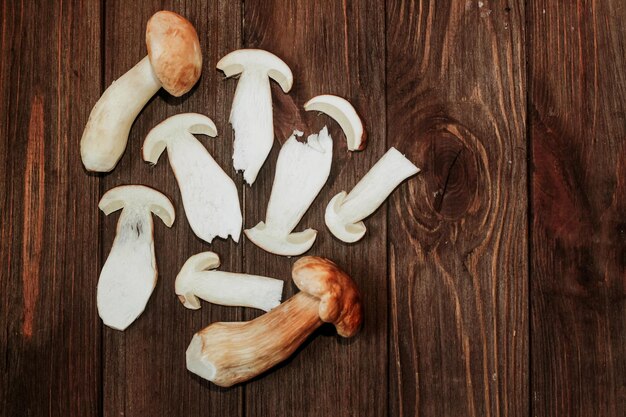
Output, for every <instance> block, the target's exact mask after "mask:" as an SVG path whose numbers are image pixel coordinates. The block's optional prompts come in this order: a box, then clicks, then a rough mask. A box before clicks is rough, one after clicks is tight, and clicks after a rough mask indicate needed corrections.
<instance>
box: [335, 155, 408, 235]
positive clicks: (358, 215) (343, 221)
mask: <svg viewBox="0 0 626 417" xmlns="http://www.w3.org/2000/svg"><path fill="white" fill-rule="evenodd" d="M418 172H419V168H417V167H416V166H415V165H413V163H412V162H411V161H409V160H408V159H407V158H405V157H404V155H402V154H401V153H400V152H398V150H397V149H396V148H391V149H389V150H388V151H387V153H385V154H384V155H383V156H382V158H380V159H379V160H378V162H376V164H375V165H374V166H373V167H372V168H371V169H370V170H369V172H368V173H367V174H365V176H364V177H363V178H362V179H361V181H359V182H358V184H357V185H356V186H355V187H354V188H353V189H352V191H350V194H346V192H345V191H342V192H340V193H339V194H337V195H336V196H334V197H333V198H332V199H331V200H330V202H329V203H328V206H327V207H326V215H325V220H326V225H327V226H328V228H329V229H330V231H331V232H332V234H333V235H335V236H336V237H337V238H338V239H341V240H342V241H344V242H356V241H358V240H360V239H361V238H362V237H363V235H365V231H366V227H365V224H364V223H363V222H362V220H363V219H365V218H366V217H367V216H369V215H370V214H372V213H374V211H376V209H377V208H378V207H380V205H381V204H382V203H383V202H384V201H385V200H386V199H387V197H389V195H390V194H391V193H392V192H393V190H394V189H395V188H396V187H397V186H398V185H399V184H400V183H401V182H402V181H404V180H405V179H407V178H408V177H410V176H412V175H415V174H417V173H418Z"/></svg>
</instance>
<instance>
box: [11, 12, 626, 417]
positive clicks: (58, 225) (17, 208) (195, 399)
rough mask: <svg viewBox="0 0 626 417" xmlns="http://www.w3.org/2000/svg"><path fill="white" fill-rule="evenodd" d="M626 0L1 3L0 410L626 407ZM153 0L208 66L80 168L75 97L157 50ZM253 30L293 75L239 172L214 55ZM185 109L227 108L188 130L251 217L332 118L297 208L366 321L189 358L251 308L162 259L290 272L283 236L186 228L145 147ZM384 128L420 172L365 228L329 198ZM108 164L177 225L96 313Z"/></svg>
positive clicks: (322, 411)
mask: <svg viewBox="0 0 626 417" xmlns="http://www.w3.org/2000/svg"><path fill="white" fill-rule="evenodd" d="M622 3H623V2H622V1H620V0H577V1H575V2H574V1H572V2H558V1H556V2H555V1H548V0H509V1H507V2H497V1H495V0H483V1H477V0H454V1H453V0H442V1H434V0H430V1H429V0H387V1H386V2H381V1H376V0H359V1H347V0H344V1H341V2H330V1H327V2H321V1H320V2H313V1H303V0H299V1H285V0H270V1H259V0H246V1H245V2H244V1H236V0H235V1H230V0H218V1H215V2H197V1H190V0H165V1H156V0H139V1H135V2H124V1H120V0H97V1H94V0H87V1H81V2H75V1H70V0H60V1H43V0H36V1H7V0H3V1H1V2H0V52H1V53H0V213H2V217H1V218H0V292H1V294H2V300H1V301H0V416H3V417H4V416H10V417H13V416H19V417H23V416H37V417H38V416H80V417H90V416H117V415H125V416H142V417H143V416H185V417H194V416H204V415H216V416H255V417H263V416H277V415H280V416H306V415H311V416H313V415H315V416H316V417H319V416H348V415H351V416H409V415H411V416H415V415H420V416H441V415H443V416H481V417H483V416H485V417H496V416H506V417H508V416H531V415H532V416H537V417H543V416H559V417H560V416H585V417H586V416H589V415H593V416H595V415H598V416H609V417H618V416H619V417H621V416H623V415H626V344H625V343H624V336H623V335H624V334H625V333H626V306H625V302H626V296H625V295H626V287H625V283H626V198H624V195H626V124H625V123H624V117H625V115H626V101H625V99H624V97H626V70H625V68H626V41H625V39H626V33H625V29H624V25H623V22H624V21H625V20H626V7H624V6H623V4H622ZM161 9H169V10H173V11H176V12H178V13H180V14H182V15H183V16H185V17H187V18H188V19H189V20H190V21H191V22H192V23H193V24H194V25H195V27H196V28H197V31H198V33H199V35H200V43H201V46H202V50H203V57H204V66H203V72H202V77H201V79H200V83H199V84H198V86H196V87H195V88H194V89H193V90H192V91H191V92H190V93H189V94H187V95H185V96H184V97H181V98H173V97H170V96H168V95H167V94H166V93H165V92H164V91H160V92H159V93H158V94H157V96H156V97H155V98H154V99H153V100H152V101H151V102H149V103H148V105H147V106H146V108H145V110H144V111H143V112H142V113H141V114H140V115H139V116H138V118H137V121H136V123H135V124H134V126H133V128H132V129H131V134H130V140H129V146H128V149H127V151H126V153H125V155H124V156H123V158H122V160H121V161H120V164H119V165H118V167H117V168H116V169H115V171H113V172H112V173H110V174H107V175H99V174H98V175H94V174H87V173H86V172H85V171H84V169H83V168H82V165H81V162H80V156H79V152H78V145H79V141H80V137H81V134H82V130H83V128H84V126H85V123H86V121H87V118H88V116H89V112H90V110H91V108H92V106H93V104H94V103H95V102H96V100H97V99H98V97H99V96H100V94H101V93H102V91H103V88H105V87H107V86H108V85H109V84H110V83H111V82H112V81H113V80H115V79H116V78H118V77H119V76H121V75H122V74H123V73H125V72H126V71H127V70H128V69H130V68H131V67H132V66H133V65H134V64H136V63H137V62H138V61H139V60H140V59H141V58H143V57H144V56H145V54H146V48H145V39H144V37H145V24H146V21H147V20H148V18H149V17H150V16H151V15H152V14H153V13H154V12H155V11H157V10H161ZM241 47H253V48H257V47H258V48H264V49H267V50H269V51H270V52H273V53H275V54H277V55H278V56H280V57H281V58H283V59H284V60H285V61H286V62H287V64H289V66H290V67H291V69H292V70H293V74H294V79H295V82H294V87H293V89H292V91H291V92H290V93H289V94H284V93H282V91H280V89H279V88H278V86H277V85H275V84H274V83H272V94H273V102H274V119H275V133H276V138H277V141H276V143H275V146H274V149H273V150H272V152H271V154H270V156H269V158H268V160H267V162H266V164H265V166H264V167H263V168H262V169H261V171H260V174H259V177H258V179H257V181H256V183H255V184H254V185H253V186H252V187H249V186H244V184H243V182H242V176H241V174H240V173H235V172H234V171H233V169H232V160H231V157H232V141H233V132H232V128H231V127H230V125H229V124H228V116H229V112H230V106H231V103H232V97H233V94H234V91H235V87H236V84H237V81H236V80H230V79H229V80H226V79H224V77H223V74H222V73H220V72H219V71H217V70H216V69H215V64H216V62H217V60H218V59H219V58H221V57H222V56H224V55H225V54H226V53H228V52H230V51H232V50H234V49H238V48H241ZM324 93H330V94H337V95H340V96H343V97H345V98H347V99H348V100H350V101H351V102H352V103H353V104H354V105H355V107H356V109H357V110H358V112H359V113H360V114H361V116H362V118H363V120H364V122H365V124H366V129H367V131H368V133H369V146H368V147H367V149H366V150H365V151H363V152H358V153H350V152H348V151H347V149H346V144H345V139H344V136H343V134H342V132H341V130H340V128H339V127H338V126H337V125H336V124H335V123H334V122H333V121H332V120H331V119H329V118H328V117H326V116H324V115H318V114H315V113H305V112H304V111H303V109H302V105H303V103H304V102H305V101H306V100H308V99H309V98H311V97H313V96H315V95H318V94H324ZM527 97H528V102H527ZM188 111H193V112H200V113H204V114H206V115H208V116H209V117H211V118H212V119H213V120H214V121H215V123H216V125H217V128H218V131H219V136H218V137H217V138H214V139H210V138H207V137H202V136H200V137H199V140H200V141H201V142H202V143H203V144H205V145H206V147H207V149H208V150H209V152H210V153H211V154H212V155H213V156H214V158H215V159H216V160H217V162H218V163H219V164H220V165H221V166H222V167H223V168H224V170H225V171H226V172H227V173H228V174H229V175H231V176H232V177H233V178H234V179H235V182H236V184H237V186H238V188H239V189H240V190H241V192H240V198H241V202H242V208H243V209H244V224H245V226H246V227H252V226H254V225H256V223H257V222H258V221H260V220H262V219H263V218H264V216H265V209H266V206H267V201H268V198H269V195H270V191H271V186H272V181H273V176H274V167H275V161H276V158H277V156H278V152H279V149H280V143H283V142H284V141H285V140H286V139H287V137H288V136H289V135H290V134H291V132H292V131H293V129H299V130H302V131H304V132H305V133H306V134H307V135H308V134H311V133H316V132H317V131H319V129H320V128H321V127H323V126H324V125H325V124H327V125H328V127H329V129H330V133H331V135H332V137H333V139H334V140H335V144H334V152H335V156H334V158H333V167H332V170H331V175H330V178H329V180H328V183H327V184H326V186H325V187H324V189H323V190H322V192H321V193H320V196H319V197H318V198H317V199H316V201H315V202H314V203H313V206H312V207H311V209H310V210H309V212H308V213H307V214H306V215H305V217H304V219H303V220H302V222H301V225H300V226H299V227H298V230H300V229H303V228H305V227H313V228H315V229H317V230H318V231H319V234H318V238H317V242H316V243H315V245H314V246H313V248H312V250H311V251H310V252H309V254H312V255H320V256H326V257H329V258H331V259H333V260H334V261H336V262H337V263H338V264H339V265H340V266H341V267H342V268H344V269H345V270H346V271H348V272H349V273H350V274H351V275H352V276H353V277H354V279H355V280H356V282H357V283H358V285H359V287H360V289H361V291H362V295H363V301H364V307H365V313H366V317H365V322H364V327H363V330H362V332H361V333H359V334H358V335H357V336H356V337H355V338H353V339H350V340H344V339H341V338H339V337H338V336H337V335H336V333H335V332H334V330H333V329H332V328H330V327H328V326H324V327H322V328H321V329H319V330H318V331H316V332H315V333H314V334H313V336H312V337H311V338H310V339H309V340H308V341H307V342H305V344H304V345H303V346H302V347H301V348H300V349H299V350H297V351H296V353H295V355H294V356H293V357H292V358H291V359H290V360H288V361H287V362H286V363H285V364H283V365H280V366H278V367H277V368H276V369H274V370H271V371H269V372H268V373H266V374H264V375H263V376H261V377H259V378H255V379H254V380H252V381H250V382H248V383H245V384H242V385H239V386H236V387H233V388H230V389H222V388H217V387H216V386H214V385H213V384H211V383H209V382H206V381H204V380H202V379H200V378H199V377H196V376H194V375H193V374H191V373H189V372H188V371H187V370H186V369H185V349H186V347H187V344H188V343H189V341H190V340H191V337H192V335H193V334H194V333H195V332H196V331H198V330H199V329H202V328H204V327H206V326H207V325H209V324H210V323H212V322H215V321H239V320H244V319H246V320H247V319H251V318H253V317H256V316H258V315H259V314H260V312H259V311H254V310H251V309H245V310H244V309H235V308H227V307H219V306H214V305H210V304H209V303H203V305H202V309H201V310H199V311H191V310H187V309H185V308H184V307H183V306H182V304H181V303H180V302H179V301H178V299H177V298H176V296H175V294H174V280H175V277H176V274H177V273H178V271H179V269H180V267H181V266H182V265H183V263H184V262H185V260H187V259H188V257H189V256H191V255H193V254H196V253H198V252H201V251H206V250H213V251H215V252H217V253H218V254H219V255H220V257H221V260H222V266H221V269H223V270H228V271H239V272H248V273H253V274H262V275H268V276H274V277H277V278H282V279H284V280H285V281H286V283H287V284H286V286H285V299H286V298H288V297H289V296H291V295H292V294H294V293H295V291H296V288H295V286H294V285H293V284H292V283H291V278H290V270H291V265H292V264H293V262H294V261H295V259H288V258H283V257H277V256H274V255H271V254H268V253H266V252H264V251H262V250H261V249H259V248H257V247H256V246H255V245H253V244H252V243H251V242H249V241H245V238H243V236H242V241H241V242H240V243H239V244H238V245H236V244H234V243H233V242H232V241H223V240H219V239H218V240H217V241H216V242H214V243H213V244H212V245H208V244H206V243H203V242H201V241H200V240H199V239H198V238H196V237H195V236H194V234H193V232H192V231H191V229H190V227H189V225H188V223H187V220H186V218H185V215H184V210H183V207H182V203H181V198H180V194H179V189H178V186H177V184H176V180H175V177H174V175H173V173H172V170H171V167H170V166H169V163H168V161H167V156H166V155H163V156H162V157H161V160H160V161H159V162H158V164H157V165H156V166H154V167H150V166H149V165H148V164H146V163H144V162H143V161H142V159H141V154H140V150H141V144H142V142H143V140H144V138H145V136H146V134H147V133H148V131H149V130H150V129H151V128H152V127H153V126H155V125H156V124H157V123H159V122H161V121H162V120H164V119H165V118H166V117H168V116H171V115H174V114H177V113H181V112H188ZM390 146H395V147H396V148H397V149H399V150H400V151H401V152H403V153H405V154H406V155H407V156H408V157H409V159H411V160H412V161H414V162H415V163H416V164H417V165H418V166H419V167H420V168H422V172H421V173H420V174H419V175H418V176H416V177H414V178H412V179H410V180H409V181H406V182H405V183H403V184H402V185H401V186H400V187H399V188H398V190H396V191H395V192H394V194H393V195H392V197H391V200H390V201H389V202H388V203H386V204H385V205H384V206H383V207H382V208H381V209H380V210H378V211H377V212H376V213H375V214H374V215H373V216H371V217H370V218H368V219H367V220H366V225H367V227H368V232H367V234H366V236H365V238H364V239H363V240H362V241H360V242H358V243H356V244H352V245H346V244H343V243H341V242H339V241H338V240H336V239H335V238H333V237H332V235H331V234H330V233H329V232H328V231H327V229H326V227H325V225H324V220H323V212H324V209H325V206H326V204H327V202H328V201H329V199H330V198H331V197H332V196H334V195H335V194H336V193H338V192H339V191H342V190H346V191H349V190H350V189H351V188H352V187H353V186H354V185H355V184H356V182H357V181H358V180H359V179H360V178H361V177H362V176H363V175H364V174H365V173H366V172H367V171H368V169H369V168H370V167H371V166H372V165H373V164H374V163H375V161H376V160H378V158H380V156H382V155H383V153H384V152H385V151H386V150H387V149H388V148H389V147H390ZM528 174H530V175H528ZM527 178H529V179H530V183H529V184H527ZM122 184H145V185H148V186H152V187H154V188H156V189H157V190H159V191H161V192H163V193H164V194H166V195H167V196H168V197H170V198H171V199H172V201H173V203H174V205H175V207H176V209H177V213H176V214H177V220H176V222H175V224H174V226H173V227H172V229H171V230H170V229H167V228H166V227H165V226H164V225H163V224H162V223H161V222H160V220H158V219H157V220H155V247H156V252H157V263H158V269H159V280H158V283H157V287H156V289H155V292H154V293H153V295H152V297H151V299H150V301H149V303H148V306H147V308H146V311H145V312H144V313H143V315H141V316H140V317H139V319H138V320H137V321H136V322H135V323H134V324H133V325H132V326H131V327H129V329H128V330H127V331H125V332H118V331H114V330H111V329H108V328H106V327H105V326H103V325H102V324H101V321H100V319H99V318H98V316H97V310H96V284H97V279H98V275H99V272H100V268H101V267H102V265H103V263H104V261H105V260H106V256H107V255H108V252H109V250H110V248H111V244H112V242H113V238H114V235H115V227H116V224H117V221H118V218H119V214H118V213H114V214H111V215H110V216H104V215H103V214H102V213H101V212H100V211H99V210H98V209H97V203H98V200H99V198H100V196H101V195H102V194H103V193H104V192H105V191H106V190H108V189H110V188H112V187H114V186H117V185H122ZM529 227H530V229H529ZM528 248H529V249H530V251H528Z"/></svg>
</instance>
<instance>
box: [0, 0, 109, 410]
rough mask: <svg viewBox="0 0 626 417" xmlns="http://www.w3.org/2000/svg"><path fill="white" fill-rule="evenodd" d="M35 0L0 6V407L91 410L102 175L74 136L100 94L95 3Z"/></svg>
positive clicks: (96, 398)
mask: <svg viewBox="0 0 626 417" xmlns="http://www.w3.org/2000/svg"><path fill="white" fill-rule="evenodd" d="M41 3H42V2H14V1H3V2H2V5H1V6H0V7H1V10H2V12H1V18H0V20H1V30H0V51H2V54H1V56H0V118H1V119H0V138H2V139H0V163H1V164H2V165H1V167H0V178H2V184H1V185H0V211H1V212H2V220H1V221H0V241H2V242H3V243H2V247H1V250H0V288H1V290H2V294H3V296H2V302H0V323H1V324H0V327H1V329H0V375H1V379H0V415H3V416H42V415H63V416H95V415H97V414H98V409H99V405H100V391H99V389H98V384H99V381H100V362H101V361H100V326H99V324H98V319H97V313H96V303H95V285H96V280H95V277H96V276H97V270H98V263H99V259H98V241H97V239H95V238H94V236H97V233H96V231H97V230H98V224H99V222H98V216H96V215H95V214H94V211H93V208H94V207H95V206H96V204H97V194H98V182H99V181H98V178H97V177H95V176H89V175H86V174H85V173H84V172H83V169H82V164H81V162H80V157H79V153H78V142H79V140H80V136H81V133H82V127H83V126H82V124H83V121H84V120H86V118H87V116H88V114H89V106H90V103H92V102H93V101H94V100H95V99H96V98H97V97H98V94H99V93H100V78H101V67H100V21H101V19H100V2H98V1H85V2H81V4H76V2H72V1H65V0H63V1H58V2H46V4H45V5H44V4H41ZM44 9H45V11H44Z"/></svg>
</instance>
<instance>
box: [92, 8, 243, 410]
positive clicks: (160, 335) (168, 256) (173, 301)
mask: <svg viewBox="0 0 626 417" xmlns="http://www.w3.org/2000/svg"><path fill="white" fill-rule="evenodd" d="M105 5H106V16H105V22H106V30H105V44H106V53H105V73H104V75H105V82H106V85H107V86H108V85H109V84H110V83H111V82H112V81H113V80H114V79H115V78H117V77H119V76H120V75H122V74H123V73H124V72H126V71H127V70H128V69H130V68H131V67H132V66H133V65H134V64H135V63H137V62H138V61H139V60H140V59H141V58H143V57H144V56H145V54H146V53H147V52H146V46H145V25H146V22H147V20H148V19H149V17H150V16H151V15H152V14H153V13H154V12H156V11H158V10H161V9H164V10H174V11H176V12H177V13H179V14H181V15H182V16H184V17H186V18H187V19H189V20H190V21H191V22H192V24H193V25H194V26H195V28H196V31H197V32H198V34H199V38H200V45H201V48H202V51H203V68H202V76H201V78H200V81H199V83H198V84H197V85H196V86H195V87H194V88H193V89H192V90H191V92H190V93H188V94H186V95H185V96H183V97H181V98H173V97H171V96H169V95H168V94H167V93H166V92H165V91H164V90H161V91H159V93H158V94H157V96H156V97H155V98H154V99H153V100H152V101H151V102H149V103H148V105H147V106H146V108H145V109H144V111H143V112H142V113H141V114H140V115H139V116H138V118H137V120H136V122H135V124H134V126H133V128H132V129H131V132H130V138H129V142H128V147H127V149H126V153H125V154H124V156H123V157H122V159H121V161H120V164H119V165H118V166H117V168H116V169H115V171H113V172H112V173H111V174H110V175H107V176H105V177H104V178H103V179H102V182H101V190H100V191H101V194H102V193H103V192H104V191H106V190H108V189H110V188H112V187H114V186H117V185H121V184H131V183H132V184H144V185H148V186H151V187H153V188H155V189H157V190H159V191H161V192H163V193H164V194H165V195H167V196H168V197H169V198H170V199H171V200H172V202H173V203H174V206H175V208H176V217H177V218H176V222H175V223H174V225H173V227H172V228H171V230H170V229H167V228H166V227H165V226H164V225H163V224H162V223H161V222H160V221H159V220H158V219H155V251H156V256H157V266H158V270H159V277H158V282H157V285H156V288H155V291H154V292H153V294H152V297H151V298H150V301H149V302H148V305H147V308H146V310H145V311H144V313H143V314H142V315H141V316H140V317H139V318H138V319H137V321H135V323H133V324H132V325H131V326H130V327H129V328H128V329H127V330H126V331H125V332H118V331H115V330H111V329H108V328H104V347H103V349H104V388H103V389H104V393H103V395H104V398H105V399H106V400H105V402H104V407H103V411H104V415H111V416H113V415H125V416H129V417H130V416H179V415H180V416H182V415H185V416H189V417H191V416H201V415H202V416H204V415H224V416H236V415H238V414H239V413H240V411H241V401H242V393H241V389H240V388H236V389H231V390H223V389H219V388H216V387H215V386H213V385H212V384H210V383H208V382H207V381H203V380H201V379H200V378H198V377H195V376H193V375H192V374H191V373H189V372H188V371H187V369H186V365H185V350H186V349H187V345H188V344H189V342H190V340H191V337H192V336H193V334H194V333H195V332H196V331H198V330H200V329H202V328H203V327H205V326H207V325H208V324H210V323H211V322H214V321H218V320H226V321H233V320H238V319H240V318H241V315H240V311H239V310H238V309H235V308H227V307H219V306H215V305H210V304H208V303H203V306H202V308H201V309H200V310H199V311H191V310H187V309H186V308H184V307H183V305H182V304H181V303H180V302H179V300H178V298H177V297H176V295H175V293H174V281H175V278H176V275H177V273H178V271H179V270H180V268H181V266H182V265H183V263H184V262H185V261H186V260H187V259H188V258H189V257H190V256H191V255H194V254H196V253H199V252H202V251H207V250H212V251H215V252H216V253H218V254H219V255H220V257H221V261H222V266H221V268H222V269H224V270H228V271H236V270H240V268H241V258H242V256H241V253H242V252H241V245H239V246H236V245H234V244H233V243H232V241H230V240H229V241H220V240H219V239H217V240H215V241H214V243H213V244H212V245H208V244H206V243H204V242H202V241H201V240H200V239H198V238H197V237H196V236H195V235H194V234H193V232H192V231H191V228H190V227H189V224H188V222H187V219H186V218H185V214H184V210H183V206H182V201H181V197H180V192H179V188H178V185H177V184H176V179H175V177H174V175H173V172H172V169H171V167H170V165H169V162H168V159H167V155H166V154H163V155H162V156H161V158H160V160H159V162H158V163H157V164H156V165H155V166H154V167H151V166H149V165H148V164H146V163H144V162H143V160H142V158H141V146H142V143H143V140H144V139H145V137H146V135H147V133H148V132H149V130H150V129H151V128H152V127H154V126H155V125H156V124H158V123H159V122H161V121H163V120H165V119H166V118H167V117H169V116H172V115H175V114H178V113H184V112H198V113H203V114H206V115H207V116H209V117H210V118H212V119H213V121H214V122H215V124H216V125H217V128H218V132H219V136H218V137H216V138H208V137H205V136H198V139H199V140H200V141H201V143H202V144H203V145H205V146H206V147H207V149H208V150H209V152H210V153H211V155H212V156H213V157H214V158H215V160H216V161H217V162H218V164H220V165H221V166H222V167H223V168H224V170H225V172H226V173H228V174H233V175H234V172H233V170H232V164H231V147H230V144H231V143H232V137H231V136H230V132H229V130H228V129H226V125H227V121H228V114H229V111H230V107H229V98H230V97H231V96H232V94H233V92H234V86H232V85H230V84H225V83H223V82H222V81H221V79H222V75H221V74H220V73H218V72H217V71H216V70H215V64H216V62H217V59H218V57H220V56H222V55H224V54H225V53H227V52H228V51H230V50H232V49H237V48H238V47H240V33H241V27H240V22H241V16H240V7H239V4H235V6H233V5H232V3H229V2H226V1H218V2H206V3H205V2H195V1H166V2H156V1H150V0H144V1H137V2H125V1H112V0H107V1H106V4H105ZM236 180H237V184H238V185H239V187H241V181H240V180H239V179H238V178H237V179H236ZM92 210H93V214H94V215H97V216H101V217H103V214H102V213H99V212H98V211H97V209H96V207H95V205H94V206H93V208H92ZM118 217H119V214H118V213H115V214H111V215H110V216H108V217H107V218H104V219H103V220H102V223H103V226H104V227H103V234H102V236H101V250H102V255H103V256H102V262H104V260H105V259H106V255H107V254H108V251H109V250H110V248H111V244H112V242H113V238H114V236H115V225H116V223H117V219H118Z"/></svg>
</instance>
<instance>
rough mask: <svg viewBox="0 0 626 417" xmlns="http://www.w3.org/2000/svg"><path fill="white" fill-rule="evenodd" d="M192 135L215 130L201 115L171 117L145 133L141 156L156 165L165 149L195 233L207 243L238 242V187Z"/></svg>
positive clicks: (188, 114)
mask: <svg viewBox="0 0 626 417" xmlns="http://www.w3.org/2000/svg"><path fill="white" fill-rule="evenodd" d="M193 134H202V135H208V136H216V135H217V130H216V128H215V124H213V121H211V119H209V118H208V117H206V116H204V115H201V114H197V113H185V114H179V115H176V116H172V117H170V118H168V119H166V120H165V121H163V122H161V123H160V124H159V125H157V126H156V127H154V128H153V129H152V130H151V131H150V133H148V136H147V137H146V140H145V141H144V144H143V159H144V160H145V161H147V162H151V163H153V164H156V163H157V161H158V159H159V156H160V155H161V153H163V151H164V150H165V148H167V156H168V158H169V161H170V165H171V166H172V170H173V171H174V174H175V176H176V180H177V181H178V187H179V188H180V193H181V195H182V198H183V206H184V207H185V215H186V216H187V220H188V221H189V225H190V226H191V228H192V230H193V231H194V233H195V234H196V235H197V236H198V237H199V238H200V239H202V240H205V241H206V242H209V243H211V241H212V240H213V238H214V237H215V236H219V237H221V238H224V239H226V238H228V236H229V235H230V236H232V238H233V240H234V241H235V242H237V241H239V236H240V235H241V226H242V216H241V208H240V206H239V194H238V192H237V187H236V186H235V183H234V182H233V180H232V179H231V178H230V177H229V176H228V175H227V174H226V173H225V172H224V171H223V170H222V168H221V167H220V166H219V165H218V164H217V162H215V160H214V159H213V158H212V157H211V155H210V154H209V152H208V151H207V150H206V148H205V147H204V146H202V144H201V143H200V142H199V141H198V140H197V139H196V138H195V137H194V136H193Z"/></svg>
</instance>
